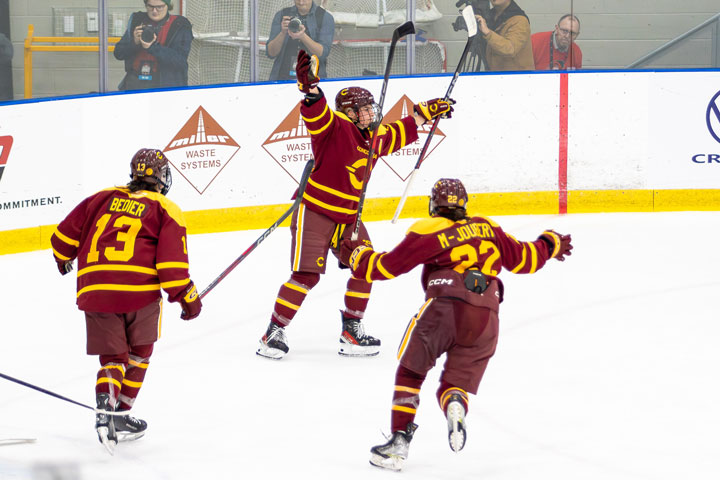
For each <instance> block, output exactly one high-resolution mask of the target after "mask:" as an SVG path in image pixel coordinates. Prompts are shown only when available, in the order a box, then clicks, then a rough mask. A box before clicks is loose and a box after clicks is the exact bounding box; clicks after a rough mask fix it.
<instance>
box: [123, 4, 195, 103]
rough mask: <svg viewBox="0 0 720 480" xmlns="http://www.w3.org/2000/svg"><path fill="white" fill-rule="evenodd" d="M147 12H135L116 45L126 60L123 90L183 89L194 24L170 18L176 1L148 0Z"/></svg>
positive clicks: (178, 17) (174, 17) (183, 19)
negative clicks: (173, 2) (181, 87)
mask: <svg viewBox="0 0 720 480" xmlns="http://www.w3.org/2000/svg"><path fill="white" fill-rule="evenodd" d="M144 2H145V9H146V11H145V12H135V13H133V14H132V16H131V17H130V23H129V25H128V29H127V30H126V31H125V34H124V35H123V36H122V38H121V39H120V41H119V42H118V43H117V45H115V53H114V54H115V58H117V59H118V60H125V71H126V72H127V73H126V75H125V78H123V80H122V81H121V82H120V85H118V89H119V90H140V89H145V88H159V87H180V86H184V85H187V83H188V63H187V58H188V55H189V54H190V45H191V43H192V40H193V34H192V25H191V24H190V21H189V20H188V19H187V18H185V17H183V16H181V15H170V10H172V9H173V4H172V0H144Z"/></svg>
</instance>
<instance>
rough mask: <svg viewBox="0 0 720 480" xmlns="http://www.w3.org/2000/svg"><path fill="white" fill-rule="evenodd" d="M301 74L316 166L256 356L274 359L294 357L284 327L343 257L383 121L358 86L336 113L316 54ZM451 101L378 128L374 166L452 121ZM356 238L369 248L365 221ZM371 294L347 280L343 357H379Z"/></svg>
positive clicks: (359, 282)
mask: <svg viewBox="0 0 720 480" xmlns="http://www.w3.org/2000/svg"><path fill="white" fill-rule="evenodd" d="M296 71H297V78H298V88H299V89H300V91H301V92H303V93H304V94H305V98H304V99H303V100H302V102H301V106H300V113H301V115H302V117H303V120H304V121H305V125H306V126H307V130H308V132H310V135H311V144H312V150H313V155H314V157H315V166H314V168H313V171H312V174H311V175H310V179H309V181H308V184H307V187H306V189H305V192H304V194H303V198H302V203H301V204H300V207H299V208H298V209H297V210H296V211H295V212H294V213H293V217H292V221H291V225H290V231H291V233H292V245H291V254H290V263H291V274H290V278H289V279H288V280H287V281H286V282H285V283H283V284H282V285H281V286H280V290H279V292H278V296H277V299H276V300H275V305H274V308H273V312H272V314H271V316H270V324H269V325H268V328H267V330H266V332H265V335H263V337H262V338H261V340H260V345H259V348H258V350H257V352H256V353H257V354H258V355H260V356H263V357H267V358H272V359H280V358H282V357H284V356H285V354H286V353H287V352H288V350H289V348H288V342H287V336H286V334H285V327H287V326H288V325H289V324H290V322H291V321H292V319H293V317H294V316H295V314H296V313H297V311H298V309H299V308H300V306H301V305H302V303H303V301H304V300H305V297H306V296H307V294H308V292H309V291H310V290H311V289H312V288H313V287H314V286H315V285H316V284H317V283H318V282H319V281H320V275H322V274H324V273H325V268H326V265H327V261H328V258H327V257H328V252H329V251H332V253H333V255H334V256H335V257H336V258H338V259H339V248H340V243H341V241H342V240H343V238H346V237H349V236H350V235H351V234H352V230H353V228H352V225H353V224H354V222H355V217H356V215H357V213H358V204H359V200H360V195H361V192H362V188H363V180H364V176H365V169H366V168H367V163H368V154H369V150H370V146H371V145H370V142H371V141H372V138H371V137H372V131H373V128H372V125H373V123H372V122H374V121H375V120H376V119H379V118H380V112H379V111H378V110H379V108H378V105H377V104H376V103H375V100H374V99H373V96H372V94H371V93H370V92H369V91H367V90H365V89H364V88H360V87H349V88H344V89H342V90H340V92H339V93H338V94H337V96H336V97H335V108H336V110H333V109H332V108H330V106H329V105H328V103H327V100H326V99H325V95H324V94H323V92H322V90H320V89H319V88H318V83H319V81H320V79H319V78H318V76H317V72H318V63H317V57H316V56H314V55H313V56H312V57H310V56H309V55H308V54H307V53H306V52H305V51H303V50H301V51H300V52H299V54H298V61H297V70H296ZM453 103H454V102H453V101H452V100H450V101H445V100H442V99H434V100H430V101H427V102H421V103H420V104H418V105H415V108H414V111H415V113H414V115H412V116H407V117H405V118H402V119H400V120H398V121H396V122H393V123H391V124H384V125H380V126H379V128H378V131H377V135H378V143H377V145H378V147H377V148H376V152H375V156H374V157H373V159H372V162H371V166H370V168H371V169H372V167H373V166H374V165H375V164H376V163H377V161H378V159H379V158H380V157H382V156H384V155H389V154H391V153H392V152H395V151H397V150H399V149H401V148H403V147H404V146H406V145H408V144H410V143H412V142H414V141H416V140H417V139H418V134H417V129H418V126H420V125H423V124H424V123H425V122H429V121H431V120H433V119H434V118H435V117H438V116H441V117H445V118H448V117H450V115H451V113H452V111H453V107H452V104H453ZM348 227H349V228H348ZM358 238H359V240H360V241H362V242H364V243H365V244H367V245H370V237H369V235H368V232H367V229H366V228H365V226H364V225H363V224H362V223H361V224H360V231H359V236H358ZM370 289H371V285H370V282H369V281H367V280H365V279H363V278H355V277H350V279H349V280H348V282H347V289H346V291H345V309H344V310H341V312H340V313H341V319H342V330H341V334H340V349H339V351H338V353H339V354H340V355H346V356H371V355H377V354H378V353H379V351H380V340H379V339H377V338H375V337H372V336H370V335H366V334H365V332H364V329H363V325H362V322H361V320H362V318H363V314H364V312H365V309H366V307H367V304H368V301H369V300H370Z"/></svg>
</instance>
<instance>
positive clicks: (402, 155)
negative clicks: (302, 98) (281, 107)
mask: <svg viewBox="0 0 720 480" xmlns="http://www.w3.org/2000/svg"><path fill="white" fill-rule="evenodd" d="M413 105H414V102H413V101H412V100H410V98H409V97H408V96H407V95H403V97H402V98H401V99H400V100H399V101H398V102H397V103H396V104H395V105H393V106H392V108H390V110H389V111H388V112H387V114H386V115H385V118H384V119H383V123H384V124H389V123H392V122H395V121H397V120H400V119H401V118H403V117H406V116H408V115H412V111H413ZM431 127H432V124H426V125H424V126H422V127H420V128H419V129H418V136H419V139H418V140H417V141H416V142H414V143H411V144H410V145H406V146H405V147H404V148H402V149H400V150H398V151H397V152H394V153H392V154H390V155H388V156H387V157H383V158H382V161H383V162H384V163H385V164H386V165H387V166H388V168H390V170H391V171H392V172H393V173H394V174H395V175H397V176H398V178H400V180H402V181H403V182H404V181H405V180H407V178H408V177H409V176H410V174H411V173H412V171H413V169H414V168H415V163H416V162H417V159H418V155H420V150H422V147H423V145H424V143H425V140H426V139H427V136H428V134H429V133H430V128H431ZM443 140H445V134H444V133H443V132H442V130H440V128H437V129H436V130H435V133H434V134H433V138H432V140H431V141H430V145H429V146H428V151H427V153H426V154H425V159H427V157H429V156H430V154H431V153H432V152H433V150H435V148H437V146H438V145H439V144H440V143H441V142H442V141H443ZM262 146H263V148H264V149H265V151H266V152H268V154H270V156H271V157H272V158H273V160H275V162H276V163H277V164H278V165H280V168H282V169H283V170H285V172H287V174H288V175H290V176H291V177H292V178H293V179H294V180H295V181H296V182H299V181H300V177H301V176H302V171H303V168H304V167H305V162H306V161H308V160H310V159H311V158H313V154H312V146H311V144H310V134H309V133H308V131H307V128H305V122H304V121H303V119H302V116H301V115H300V104H299V103H298V104H297V105H295V107H294V108H293V109H292V110H291V111H290V113H289V114H288V115H287V116H286V117H285V118H284V119H283V121H282V122H280V124H279V125H278V126H277V127H276V128H275V130H274V131H273V132H272V133H271V134H270V135H269V136H268V138H267V139H266V140H265V142H264V143H263V145H262Z"/></svg>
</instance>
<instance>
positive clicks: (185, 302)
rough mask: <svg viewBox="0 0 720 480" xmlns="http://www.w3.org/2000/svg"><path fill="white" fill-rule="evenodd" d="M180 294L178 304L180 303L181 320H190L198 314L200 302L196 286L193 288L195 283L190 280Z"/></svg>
mask: <svg viewBox="0 0 720 480" xmlns="http://www.w3.org/2000/svg"><path fill="white" fill-rule="evenodd" d="M180 295H181V297H180V304H181V305H182V313H181V314H180V318H182V319H183V320H192V319H193V318H195V317H197V316H198V315H200V310H202V302H201V301H200V295H198V292H197V288H195V284H194V283H193V282H192V280H191V281H190V284H189V285H188V286H187V287H186V288H185V290H184V291H183V292H182V293H181V294H180Z"/></svg>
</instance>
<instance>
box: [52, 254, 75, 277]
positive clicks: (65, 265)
mask: <svg viewBox="0 0 720 480" xmlns="http://www.w3.org/2000/svg"><path fill="white" fill-rule="evenodd" d="M55 263H57V267H58V270H59V271H60V275H66V274H68V273H70V272H72V269H73V264H72V260H60V259H59V258H57V257H55Z"/></svg>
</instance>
